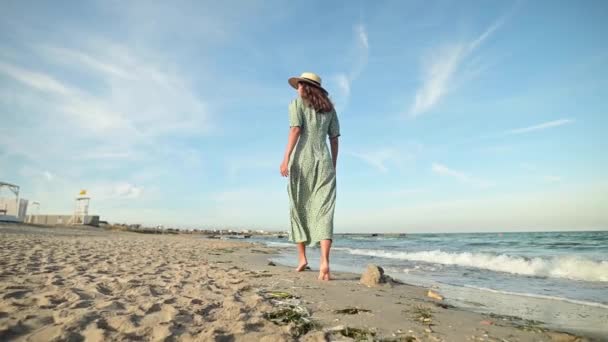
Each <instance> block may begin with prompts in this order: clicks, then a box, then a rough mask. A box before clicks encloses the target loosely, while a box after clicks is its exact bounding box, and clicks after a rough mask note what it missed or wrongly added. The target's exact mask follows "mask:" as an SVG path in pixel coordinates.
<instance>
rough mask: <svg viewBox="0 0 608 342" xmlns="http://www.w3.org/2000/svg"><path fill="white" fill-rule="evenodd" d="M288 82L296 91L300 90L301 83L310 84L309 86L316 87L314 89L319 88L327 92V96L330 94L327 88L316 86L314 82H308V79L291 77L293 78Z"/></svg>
mask: <svg viewBox="0 0 608 342" xmlns="http://www.w3.org/2000/svg"><path fill="white" fill-rule="evenodd" d="M288 82H289V85H290V86H291V87H292V88H294V89H298V83H300V82H306V83H308V84H310V85H312V86H314V87H317V88H319V89H321V90H323V91H324V92H325V94H327V93H328V92H327V90H325V88H323V87H321V86H320V85H318V84H316V83H314V82H312V81H310V80H308V79H306V78H302V77H291V78H290V79H289V80H288Z"/></svg>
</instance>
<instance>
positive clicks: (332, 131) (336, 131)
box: [327, 111, 340, 139]
mask: <svg viewBox="0 0 608 342" xmlns="http://www.w3.org/2000/svg"><path fill="white" fill-rule="evenodd" d="M327 134H328V135H329V138H330V139H333V138H337V137H339V136H340V121H339V120H338V114H336V112H335V111H334V112H333V113H332V116H331V121H330V122H329V129H328V131H327Z"/></svg>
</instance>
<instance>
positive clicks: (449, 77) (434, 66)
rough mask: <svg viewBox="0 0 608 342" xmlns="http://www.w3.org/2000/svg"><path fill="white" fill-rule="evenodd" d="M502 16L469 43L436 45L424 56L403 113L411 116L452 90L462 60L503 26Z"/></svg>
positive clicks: (425, 108)
mask: <svg viewBox="0 0 608 342" xmlns="http://www.w3.org/2000/svg"><path fill="white" fill-rule="evenodd" d="M505 18H506V16H503V17H501V18H499V19H498V20H497V21H496V22H494V23H493V24H492V25H490V27H488V28H487V29H486V30H485V31H484V32H483V33H482V34H481V35H479V36H478V37H477V38H475V39H474V40H472V41H470V42H462V43H456V44H449V45H445V46H442V47H439V48H438V49H436V50H435V51H433V53H432V54H431V56H430V57H426V58H425V62H424V64H423V67H422V84H421V86H420V88H418V90H417V91H416V96H415V97H414V102H413V103H412V105H411V106H410V108H409V111H408V113H407V116H409V117H410V118H415V117H417V116H420V115H422V114H424V113H426V112H428V111H429V110H431V109H432V108H433V107H435V106H436V105H437V104H438V103H439V102H440V101H441V99H442V98H443V97H445V95H446V94H448V93H449V92H450V91H451V90H452V87H453V84H454V83H455V78H456V76H457V75H458V74H459V72H460V70H459V69H460V67H461V66H462V64H463V62H464V61H465V60H466V59H467V58H469V57H470V56H471V55H472V54H473V53H474V52H475V51H476V50H477V49H478V48H479V47H481V46H482V44H483V43H484V42H485V41H486V40H488V39H489V38H490V37H491V36H492V35H493V34H494V33H495V32H496V31H497V30H498V29H499V28H500V27H501V26H502V25H503V23H504V21H505Z"/></svg>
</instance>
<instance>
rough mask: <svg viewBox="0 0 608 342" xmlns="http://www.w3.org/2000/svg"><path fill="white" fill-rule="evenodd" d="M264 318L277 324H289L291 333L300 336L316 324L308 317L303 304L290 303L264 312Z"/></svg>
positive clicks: (308, 314)
mask: <svg viewBox="0 0 608 342" xmlns="http://www.w3.org/2000/svg"><path fill="white" fill-rule="evenodd" d="M264 318H266V319H267V320H269V321H271V322H273V323H274V324H277V325H290V326H291V329H290V331H291V334H292V336H294V337H300V336H303V335H305V334H306V333H308V332H309V331H311V330H313V329H315V328H316V327H317V324H316V323H314V322H313V321H312V319H310V313H309V312H308V310H306V308H305V307H304V306H301V305H290V306H285V307H282V308H279V309H277V310H275V311H272V312H268V313H265V314H264Z"/></svg>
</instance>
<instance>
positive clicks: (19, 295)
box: [2, 290, 32, 299]
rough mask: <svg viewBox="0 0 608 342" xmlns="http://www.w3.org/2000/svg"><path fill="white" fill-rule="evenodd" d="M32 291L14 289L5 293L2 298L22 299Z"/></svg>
mask: <svg viewBox="0 0 608 342" xmlns="http://www.w3.org/2000/svg"><path fill="white" fill-rule="evenodd" d="M30 292H32V291H30V290H18V291H13V292H9V293H7V294H5V295H4V296H2V299H10V298H14V299H22V298H23V297H25V296H26V295H27V294H28V293H30Z"/></svg>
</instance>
